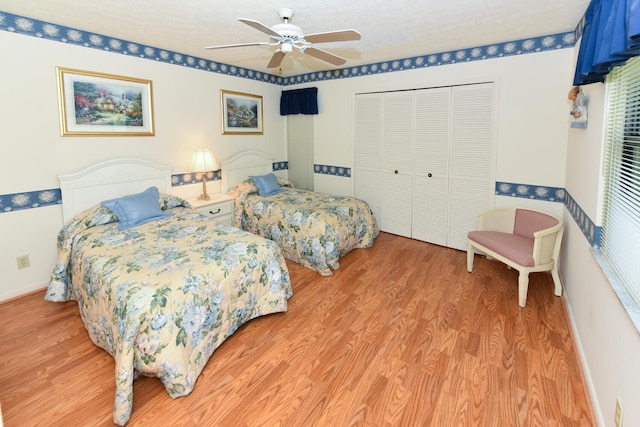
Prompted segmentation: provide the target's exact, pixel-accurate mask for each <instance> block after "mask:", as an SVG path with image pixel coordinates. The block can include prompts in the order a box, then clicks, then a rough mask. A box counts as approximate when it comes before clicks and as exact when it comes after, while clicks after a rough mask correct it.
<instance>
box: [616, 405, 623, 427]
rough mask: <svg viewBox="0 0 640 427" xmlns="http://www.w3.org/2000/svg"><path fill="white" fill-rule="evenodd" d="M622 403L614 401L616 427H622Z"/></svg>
mask: <svg viewBox="0 0 640 427" xmlns="http://www.w3.org/2000/svg"><path fill="white" fill-rule="evenodd" d="M622 414H623V412H622V402H621V401H620V398H617V399H616V427H622Z"/></svg>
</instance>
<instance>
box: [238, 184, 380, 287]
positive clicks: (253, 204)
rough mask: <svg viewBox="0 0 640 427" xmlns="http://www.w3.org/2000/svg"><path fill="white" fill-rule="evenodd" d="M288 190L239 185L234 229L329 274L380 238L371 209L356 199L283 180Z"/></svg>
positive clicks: (325, 274)
mask: <svg viewBox="0 0 640 427" xmlns="http://www.w3.org/2000/svg"><path fill="white" fill-rule="evenodd" d="M278 184H279V185H280V186H281V187H282V188H283V190H284V191H282V192H280V193H277V194H273V195H270V196H267V197H262V196H260V195H259V194H258V189H257V187H256V186H255V185H254V184H253V181H252V180H250V179H249V180H246V181H243V182H241V183H239V184H237V185H236V186H235V187H234V188H233V189H232V190H231V191H230V192H229V194H230V195H232V196H233V197H234V198H235V208H234V225H235V226H236V227H238V228H242V229H244V230H247V231H250V232H252V233H254V234H258V235H260V236H263V237H266V238H268V239H272V240H273V241H275V242H277V243H278V245H279V246H280V248H281V249H282V251H283V252H284V256H285V257H286V258H288V259H290V260H291V261H294V262H297V263H298V264H301V265H303V266H305V267H307V268H309V269H311V270H313V271H316V272H318V273H320V274H321V275H323V276H330V275H331V274H332V272H331V270H332V269H333V270H337V269H338V268H339V267H340V264H339V263H338V260H339V259H340V258H341V257H343V256H344V255H346V254H347V253H348V252H349V251H350V250H351V249H354V248H368V247H371V246H372V245H373V241H374V239H375V238H376V237H377V236H378V225H377V223H376V220H375V217H374V216H373V213H372V212H371V209H370V208H369V205H368V204H367V203H366V202H364V201H363V200H360V199H356V198H354V197H344V196H333V195H329V194H323V193H317V192H314V191H308V190H299V189H295V188H293V187H292V185H291V184H290V183H289V182H288V181H286V180H283V179H281V178H278Z"/></svg>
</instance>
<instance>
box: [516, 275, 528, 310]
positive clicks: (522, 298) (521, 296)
mask: <svg viewBox="0 0 640 427" xmlns="http://www.w3.org/2000/svg"><path fill="white" fill-rule="evenodd" d="M528 290H529V273H525V272H523V271H521V272H520V275H519V276H518V305H519V306H520V307H523V308H524V306H525V305H527V291H528Z"/></svg>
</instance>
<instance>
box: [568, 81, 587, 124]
mask: <svg viewBox="0 0 640 427" xmlns="http://www.w3.org/2000/svg"><path fill="white" fill-rule="evenodd" d="M569 100H570V101H571V102H572V104H571V112H570V113H569V114H571V127H572V128H575V129H586V128H587V97H586V96H584V94H583V93H582V91H581V90H580V86H574V87H572V88H571V90H570V91H569Z"/></svg>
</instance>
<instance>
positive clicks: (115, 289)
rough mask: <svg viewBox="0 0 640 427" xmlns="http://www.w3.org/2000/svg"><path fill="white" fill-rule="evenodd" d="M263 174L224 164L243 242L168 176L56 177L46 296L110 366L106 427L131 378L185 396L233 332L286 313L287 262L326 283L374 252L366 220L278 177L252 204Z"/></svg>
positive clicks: (240, 162)
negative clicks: (54, 251)
mask: <svg viewBox="0 0 640 427" xmlns="http://www.w3.org/2000/svg"><path fill="white" fill-rule="evenodd" d="M271 164H272V163H271V161H270V160H269V159H268V158H267V157H265V156H264V155H262V154H260V153H257V152H248V153H243V154H242V155H240V156H236V157H235V158H233V159H230V160H229V161H227V162H223V163H222V168H223V170H222V175H223V191H226V190H230V192H231V194H234V196H235V198H236V204H237V207H236V211H237V212H236V215H235V216H236V219H237V221H238V225H240V226H241V227H242V228H245V229H247V230H249V231H251V232H248V231H244V230H242V229H240V228H236V227H230V226H226V225H223V224H221V223H218V222H216V221H213V220H211V219H209V218H207V217H205V216H202V215H200V214H199V213H197V212H196V211H195V210H193V209H191V208H190V206H189V203H188V202H186V201H185V200H183V199H181V198H179V197H176V196H171V195H170V193H171V167H170V166H166V165H158V164H155V163H152V162H148V161H145V160H140V159H116V160H110V161H106V162H102V163H99V164H96V165H94V166H92V167H89V168H87V169H84V170H82V171H80V172H77V173H73V174H67V175H61V176H59V179H60V185H61V190H62V197H63V218H64V223H65V225H64V227H63V229H62V230H61V231H60V234H59V236H58V260H57V262H56V266H55V268H54V271H53V274H52V277H51V280H50V283H49V288H48V290H47V293H46V297H45V298H46V299H47V300H49V301H69V300H75V301H77V302H78V308H79V311H80V315H81V317H82V320H83V323H84V325H85V327H86V329H87V331H88V333H89V336H90V338H91V340H92V341H93V342H94V344H96V345H97V346H99V347H102V348H103V349H105V350H106V351H107V352H108V353H109V354H111V355H112V356H113V358H114V360H115V377H116V392H115V402H114V409H113V419H114V422H115V423H116V424H118V425H124V424H125V423H126V422H127V421H128V419H129V417H130V415H131V408H132V403H133V380H134V378H135V377H136V376H138V375H145V376H155V377H158V378H159V379H160V380H161V381H162V383H163V385H164V387H165V388H166V390H167V392H168V393H169V395H170V396H171V397H172V398H176V397H180V396H185V395H187V394H189V393H190V392H191V390H192V389H193V387H194V386H195V382H196V380H197V378H198V376H199V374H200V372H201V371H202V369H203V368H204V367H205V365H206V363H207V361H208V359H209V358H210V356H211V355H212V353H213V352H214V350H215V349H216V348H217V347H218V346H220V344H222V342H223V341H224V340H225V339H227V338H228V337H229V336H230V335H232V334H233V333H234V332H235V331H236V330H237V329H238V328H239V327H240V326H241V325H243V324H244V323H246V322H248V321H249V320H251V319H253V318H255V317H258V316H262V315H267V314H271V313H277V312H283V311H286V309H287V300H288V299H289V298H290V297H291V296H292V294H293V292H292V288H291V282H290V278H289V273H288V270H287V267H286V263H285V259H284V257H285V256H286V257H288V258H290V259H292V260H293V261H296V262H299V263H300V264H302V265H304V266H306V267H309V268H311V269H313V270H314V271H318V272H319V273H321V274H325V275H328V274H331V269H332V268H333V269H336V268H338V259H339V258H340V257H341V256H343V255H344V254H346V253H347V252H348V251H349V250H351V249H352V248H355V247H368V246H371V245H372V244H373V239H374V238H375V236H376V235H377V232H378V230H377V226H376V225H375V219H373V216H372V215H371V211H370V209H369V208H368V206H367V205H366V204H364V203H363V202H360V201H358V200H356V199H353V198H342V197H335V196H328V195H321V196H319V198H317V199H316V198H314V197H313V193H312V192H304V191H302V190H295V189H293V188H291V187H290V183H288V182H286V181H284V180H282V179H279V180H278V187H280V186H282V187H283V189H285V188H286V190H283V191H280V192H278V194H274V195H271V196H268V197H261V196H259V195H257V194H256V193H257V192H258V191H257V189H256V188H255V185H254V181H253V180H247V177H248V176H255V175H256V174H268V173H270V172H271ZM275 196H277V197H275ZM105 201H107V202H106V203H105ZM281 203H285V204H286V205H285V206H284V207H280V208H277V206H278V205H279V204H281ZM277 209H279V211H278V210H277ZM258 211H259V212H260V214H259V215H255V213H256V212H258ZM277 212H279V213H277ZM320 212H324V213H323V214H321V213H320ZM323 216H325V218H324V219H323ZM252 217H261V218H262V219H264V218H269V217H272V219H271V220H270V221H267V222H260V221H255V222H254V221H252V220H251V218H252ZM260 235H262V236H265V237H268V238H265V237H261V236H260ZM271 239H274V240H275V241H274V240H271Z"/></svg>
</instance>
